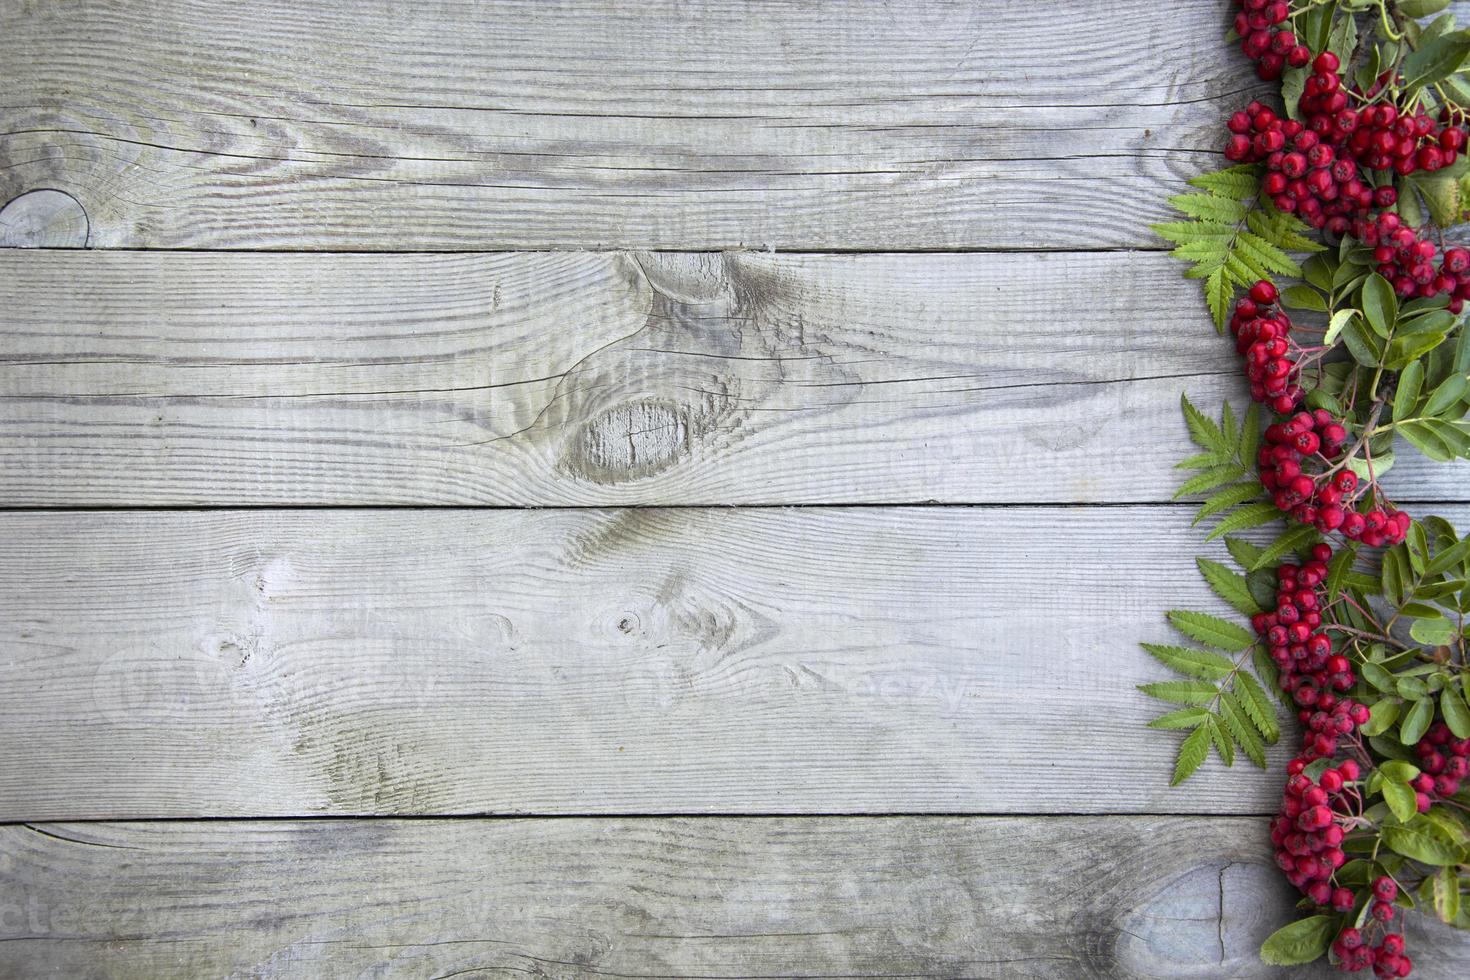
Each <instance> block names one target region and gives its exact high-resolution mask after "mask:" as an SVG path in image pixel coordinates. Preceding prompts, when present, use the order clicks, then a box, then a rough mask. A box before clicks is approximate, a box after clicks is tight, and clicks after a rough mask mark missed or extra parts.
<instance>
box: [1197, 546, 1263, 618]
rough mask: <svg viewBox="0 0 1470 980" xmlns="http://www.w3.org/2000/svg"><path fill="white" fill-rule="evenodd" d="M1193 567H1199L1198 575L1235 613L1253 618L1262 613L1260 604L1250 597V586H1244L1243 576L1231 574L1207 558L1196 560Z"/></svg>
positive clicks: (1225, 568)
mask: <svg viewBox="0 0 1470 980" xmlns="http://www.w3.org/2000/svg"><path fill="white" fill-rule="evenodd" d="M1194 563H1195V565H1197V566H1198V567H1199V573H1200V574H1201V575H1203V576H1204V578H1205V581H1206V582H1208V583H1210V588H1211V589H1213V590H1214V592H1215V594H1216V595H1217V596H1219V597H1220V598H1222V599H1224V600H1225V601H1226V602H1228V603H1230V605H1231V606H1233V607H1234V608H1235V610H1236V611H1237V612H1240V613H1243V614H1244V615H1246V616H1254V615H1255V614H1256V613H1258V612H1262V609H1261V606H1260V603H1258V602H1256V600H1255V597H1253V596H1252V595H1251V590H1250V586H1248V585H1247V584H1246V581H1245V576H1244V575H1238V574H1236V573H1235V572H1232V571H1231V570H1230V569H1229V568H1227V567H1226V566H1224V565H1222V564H1220V563H1219V562H1217V561H1210V560H1209V559H1208V558H1196V559H1195V560H1194Z"/></svg>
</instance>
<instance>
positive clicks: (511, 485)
mask: <svg viewBox="0 0 1470 980" xmlns="http://www.w3.org/2000/svg"><path fill="white" fill-rule="evenodd" d="M0 309H3V310H4V311H5V317H6V349H5V351H4V352H0V503H4V504H8V505H12V506H14V505H37V506H58V505H60V506H72V505H80V506H93V505H138V504H144V505H169V504H226V505H228V504H302V503H324V504H365V503H366V504H373V503H392V504H487V503H488V504H509V505H528V504H529V505H565V504H604V505H605V504H748V503H830V502H853V503H864V502H866V503H878V502H883V503H886V502H916V501H941V502H1010V501H1027V502H1089V503H1093V502H1135V501H1161V500H1167V499H1168V498H1169V496H1170V494H1171V493H1172V491H1173V488H1174V487H1175V486H1177V485H1178V483H1179V482H1180V475H1179V473H1178V472H1177V471H1175V470H1174V469H1173V468H1172V467H1173V465H1174V463H1175V462H1176V461H1177V460H1179V459H1181V458H1182V457H1183V456H1185V455H1187V454H1189V453H1190V452H1191V451H1192V449H1191V447H1190V446H1189V445H1188V441H1187V438H1186V435H1185V432H1184V426H1183V424H1182V422H1181V420H1180V416H1179V411H1178V396H1179V392H1180V391H1181V390H1182V389H1186V388H1187V389H1188V390H1189V391H1190V392H1191V394H1193V395H1195V396H1196V397H1197V398H1198V399H1199V400H1200V403H1201V404H1206V405H1209V404H1212V403H1213V404H1216V405H1217V404H1218V402H1219V400H1220V399H1221V398H1223V397H1225V396H1227V395H1228V396H1231V397H1234V398H1236V399H1237V402H1238V403H1239V402H1240V400H1241V399H1243V397H1244V385H1243V381H1242V380H1241V379H1240V377H1239V373H1238V372H1239V362H1238V359H1237V358H1236V356H1235V355H1234V353H1233V351H1232V349H1231V346H1230V345H1229V344H1228V343H1226V342H1224V341H1222V340H1220V339H1218V338H1216V337H1215V336H1214V335H1213V334H1212V333H1211V332H1210V330H1209V328H1208V326H1207V325H1206V324H1207V322H1208V321H1207V318H1206V315H1205V313H1204V311H1203V307H1202V303H1201V301H1200V298H1199V295H1198V290H1197V289H1196V288H1195V284H1194V283H1192V282H1187V281H1185V280H1183V279H1182V278H1181V277H1180V276H1179V270H1178V268H1177V264H1176V263H1174V262H1172V261H1171V260H1169V259H1168V258H1167V257H1165V256H1163V255H1156V254H1148V253H1103V254H1094V253H1057V254H1046V255H1034V254H1033V255H1016V254H947V255H946V254H929V255H871V256H856V255H849V256H833V255H800V256H796V255H787V256H770V255H763V254H750V253H747V254H724V255H716V254H702V255H675V254H667V253H661V254H650V253H641V254H609V253H516V254H497V255H397V256H377V255H282V254H256V255H251V254H232V253H225V254H198V253H157V252H144V253H80V252H76V253H55V252H48V253H44V254H41V253H32V252H9V253H0ZM1466 473H1467V468H1466V467H1463V466H1460V467H1445V466H1434V465H1429V464H1425V463H1424V462H1423V461H1422V460H1421V461H1419V463H1418V465H1415V464H1413V463H1411V462H1410V461H1408V460H1405V461H1403V462H1401V464H1400V467H1399V469H1398V471H1397V472H1396V473H1395V474H1393V477H1394V479H1395V480H1396V481H1397V482H1396V483H1395V484H1394V485H1395V487H1397V488H1401V489H1402V490H1403V491H1404V493H1405V495H1407V496H1409V497H1413V498H1416V499H1428V500H1434V499H1464V497H1465V490H1464V486H1465V475H1466Z"/></svg>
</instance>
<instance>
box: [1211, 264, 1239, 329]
mask: <svg viewBox="0 0 1470 980" xmlns="http://www.w3.org/2000/svg"><path fill="white" fill-rule="evenodd" d="M1234 298H1235V287H1234V286H1233V285H1232V283H1231V281H1230V277H1229V276H1227V275H1226V274H1225V270H1224V268H1223V267H1222V268H1219V269H1216V270H1215V271H1213V272H1211V273H1210V274H1209V275H1208V276H1207V277H1205V303H1206V305H1208V306H1209V308H1210V317H1211V318H1212V319H1213V320H1214V321H1215V331H1216V332H1217V333H1224V332H1225V323H1226V322H1227V321H1228V320H1229V319H1230V301H1231V300H1232V299H1234Z"/></svg>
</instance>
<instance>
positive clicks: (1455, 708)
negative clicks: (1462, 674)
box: [1439, 685, 1470, 738]
mask: <svg viewBox="0 0 1470 980" xmlns="http://www.w3.org/2000/svg"><path fill="white" fill-rule="evenodd" d="M1439 710H1440V712H1441V713H1442V714H1443V715H1444V723H1445V724H1446V725H1448V726H1450V731H1452V732H1454V733H1455V738H1470V705H1467V704H1466V703H1465V698H1464V696H1463V695H1461V694H1460V692H1459V691H1456V690H1455V689H1454V687H1453V685H1451V686H1447V687H1446V688H1445V689H1444V690H1443V691H1440V692H1439Z"/></svg>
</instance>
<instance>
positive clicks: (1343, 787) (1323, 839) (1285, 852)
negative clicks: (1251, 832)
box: [1271, 759, 1361, 912]
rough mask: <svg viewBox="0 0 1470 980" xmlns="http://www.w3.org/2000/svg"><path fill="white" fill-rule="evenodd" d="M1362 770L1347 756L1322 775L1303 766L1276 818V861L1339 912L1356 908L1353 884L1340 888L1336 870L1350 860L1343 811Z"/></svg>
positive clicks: (1307, 891) (1288, 875) (1308, 892)
mask: <svg viewBox="0 0 1470 980" xmlns="http://www.w3.org/2000/svg"><path fill="white" fill-rule="evenodd" d="M1360 775H1361V773H1360V771H1359V769H1358V764H1357V763H1356V762H1354V761H1353V760H1351V759H1347V760H1344V761H1343V763H1342V764H1341V765H1340V766H1338V767H1337V768H1335V769H1326V770H1323V772H1322V775H1320V776H1318V777H1317V779H1316V780H1313V779H1312V777H1310V776H1308V775H1307V774H1306V773H1304V772H1298V773H1296V774H1294V775H1293V776H1291V777H1290V778H1289V779H1287V781H1286V792H1285V794H1283V797H1282V801H1281V810H1280V811H1279V812H1278V813H1277V814H1276V819H1274V820H1272V821H1271V843H1272V844H1273V845H1275V847H1276V865H1277V867H1279V868H1281V870H1282V871H1283V872H1285V874H1286V879H1287V880H1288V881H1290V882H1291V883H1292V885H1294V886H1295V887H1296V888H1297V889H1298V890H1300V891H1301V892H1302V893H1303V894H1304V895H1306V896H1307V897H1308V898H1310V899H1311V900H1312V901H1313V902H1315V903H1316V904H1317V905H1323V906H1331V907H1332V908H1333V909H1335V910H1337V911H1339V912H1346V911H1349V910H1350V909H1352V907H1353V903H1354V901H1355V898H1354V895H1353V893H1352V890H1351V889H1348V888H1341V887H1338V888H1334V887H1333V885H1332V876H1333V874H1334V873H1335V872H1336V871H1337V869H1338V868H1340V867H1342V866H1343V864H1344V863H1345V862H1346V861H1347V855H1346V854H1344V853H1343V850H1342V840H1343V837H1344V831H1343V829H1342V825H1341V824H1339V823H1338V822H1337V811H1338V810H1339V809H1341V810H1346V809H1347V804H1346V802H1343V803H1342V804H1341V806H1340V807H1338V806H1336V805H1335V804H1336V803H1337V801H1338V800H1340V799H1341V798H1342V797H1343V796H1344V794H1355V793H1356V792H1357V790H1356V789H1355V788H1353V787H1354V784H1356V783H1357V781H1358V777H1359V776H1360Z"/></svg>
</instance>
